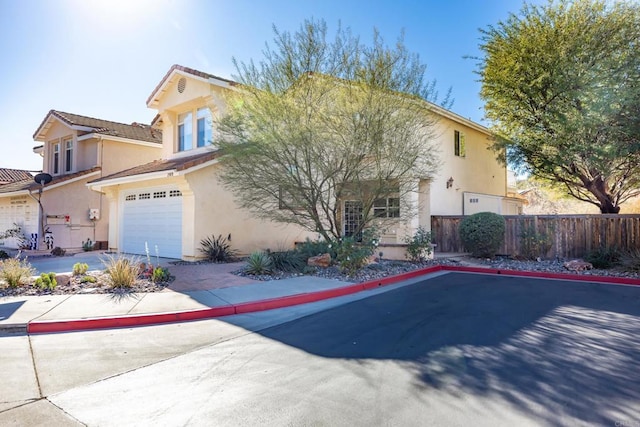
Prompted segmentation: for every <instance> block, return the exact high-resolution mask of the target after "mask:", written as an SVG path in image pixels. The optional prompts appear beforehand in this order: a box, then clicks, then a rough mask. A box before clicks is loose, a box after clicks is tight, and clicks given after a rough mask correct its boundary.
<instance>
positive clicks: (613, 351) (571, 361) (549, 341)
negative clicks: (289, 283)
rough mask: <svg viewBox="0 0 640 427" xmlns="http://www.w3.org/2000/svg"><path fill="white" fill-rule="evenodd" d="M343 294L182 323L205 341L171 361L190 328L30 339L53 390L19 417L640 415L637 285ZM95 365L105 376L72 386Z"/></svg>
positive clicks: (460, 286)
mask: <svg viewBox="0 0 640 427" xmlns="http://www.w3.org/2000/svg"><path fill="white" fill-rule="evenodd" d="M333 304H334V306H333V307H332V308H329V309H324V310H323V311H320V312H314V310H312V309H311V308H310V309H309V311H308V313H307V315H305V314H304V313H303V312H300V313H299V314H298V315H297V316H296V317H298V318H296V319H295V320H292V321H290V322H288V323H281V324H279V325H276V326H273V327H267V328H264V326H262V327H256V326H255V325H256V323H255V322H258V323H257V324H262V325H267V324H269V321H265V319H268V318H270V317H272V318H273V317H274V316H278V313H279V312H281V310H274V311H272V312H262V313H256V314H252V315H250V316H247V315H245V316H230V317H227V318H221V319H219V320H215V321H213V320H212V321H207V322H201V323H192V324H184V325H181V327H182V328H185V329H183V330H184V331H187V330H190V331H191V334H193V333H194V332H195V331H196V330H199V331H201V333H199V334H197V337H198V338H197V342H198V345H197V346H195V345H192V346H191V349H189V350H185V352H183V353H181V354H174V355H172V356H167V357H166V358H164V359H163V358H162V357H160V356H158V354H162V350H163V349H164V348H167V349H168V348H169V346H166V344H161V345H160V346H159V344H160V343H172V346H175V345H176V344H178V343H180V342H181V341H184V340H187V341H190V338H189V336H190V335H189V334H187V335H185V334H184V332H183V333H182V334H178V335H176V332H178V330H177V329H179V327H180V325H167V326H164V327H149V328H139V329H136V330H131V329H127V330H121V331H120V332H119V331H117V330H115V331H93V332H86V333H84V332H83V333H73V334H57V335H49V336H34V337H30V341H31V342H30V345H31V348H32V351H33V360H34V366H35V369H36V370H37V371H38V378H39V379H40V380H39V384H40V389H41V390H42V392H43V396H42V397H43V398H44V399H41V400H38V401H37V402H34V403H33V404H28V405H25V406H21V407H20V411H21V412H13V413H15V414H19V413H27V412H28V407H29V406H32V405H35V404H36V403H37V404H39V405H40V406H43V405H45V403H46V404H48V405H51V404H53V405H51V407H52V408H56V409H55V411H59V410H62V411H64V415H65V416H67V417H69V420H68V421H69V425H72V424H73V423H75V422H80V423H83V424H86V425H106V426H108V425H114V426H116V425H117V426H120V425H349V426H352V425H356V426H357V425H366V426H370V425H491V426H495V425H519V426H521V425H632V424H633V423H637V422H638V420H640V385H639V384H640V288H638V287H631V286H615V285H599V284H591V283H576V282H564V281H558V280H554V281H552V280H539V279H528V278H511V277H504V276H489V275H474V274H462V273H449V274H444V275H441V276H438V277H435V278H433V279H431V280H428V281H425V282H422V283H418V284H415V285H409V286H405V287H399V288H396V289H393V290H390V291H388V292H382V293H379V294H377V295H374V296H371V297H369V298H365V299H362V300H358V301H352V302H349V303H344V302H343V303H340V302H339V301H336V302H334V303H333ZM310 306H313V304H312V305H310ZM296 310H305V308H304V307H296ZM300 316H302V317H300ZM260 322H262V323H260ZM271 324H273V323H271ZM252 325H253V326H252ZM229 328H232V329H231V330H230V329H229ZM243 330H244V331H245V332H244V333H242V331H243ZM167 331H170V333H172V334H173V336H171V338H169V335H167V334H169V332H167ZM216 331H218V332H216ZM227 332H229V333H228V334H227ZM220 333H224V334H225V337H224V338H222V339H221V337H220ZM132 334H135V335H136V336H138V337H139V338H138V339H137V340H136V339H132ZM165 335H167V337H166V338H165ZM194 336H195V335H194ZM143 337H144V338H143ZM208 337H210V338H208ZM0 339H1V338H0ZM194 340H195V338H194ZM207 341H208V342H209V343H210V344H208V345H207V344H205V343H206V342H207ZM89 343H91V345H90V346H89V347H88V345H89ZM186 347H189V346H188V345H186V346H185V348H186ZM196 347H199V348H196ZM81 348H85V350H84V351H81ZM145 349H147V350H145ZM151 349H153V350H151ZM158 350H160V352H158ZM149 352H151V353H152V354H148V353H149ZM129 354H130V355H131V357H136V358H142V359H143V360H144V358H148V362H149V363H148V364H145V363H142V364H137V363H139V362H135V363H133V359H130V357H129V356H128V355H129ZM73 355H76V356H73ZM78 355H82V358H81V359H79V360H81V363H74V364H73V368H72V369H73V371H69V369H63V368H62V367H61V366H60V363H63V362H64V361H69V360H75V359H74V357H78ZM23 359H24V358H23V357H21V358H20V360H23ZM94 359H95V360H94ZM97 360H102V363H96V361H97ZM107 365H114V367H113V369H114V370H115V371H114V374H113V375H109V374H108V372H106V371H105V369H106V368H105V367H106V366H107ZM56 366H57V370H58V371H60V372H58V371H57V370H56ZM115 366H118V367H119V368H117V370H116V367H115ZM92 369H96V370H102V371H105V372H102V373H101V374H100V376H99V378H98V379H94V380H91V381H88V382H85V383H78V382H75V383H73V381H71V380H72V379H73V376H74V375H79V374H80V372H82V371H85V370H92ZM71 372H73V374H71ZM116 372H117V374H116ZM70 374H71V375H70ZM88 377H90V375H89V376H88ZM65 381H66V382H67V383H69V384H73V386H66V387H62V386H59V385H58V386H56V387H52V386H51V385H50V384H52V383H59V382H65ZM47 390H49V392H48V391H47ZM54 390H55V391H54ZM34 409H36V408H35V406H34ZM17 410H18V409H16V410H14V409H11V410H9V411H7V412H4V413H1V412H0V420H3V419H5V420H6V419H8V418H7V417H8V416H9V415H10V414H11V413H12V411H17ZM52 410H53V409H52ZM56 413H57V414H58V415H60V413H58V412H56Z"/></svg>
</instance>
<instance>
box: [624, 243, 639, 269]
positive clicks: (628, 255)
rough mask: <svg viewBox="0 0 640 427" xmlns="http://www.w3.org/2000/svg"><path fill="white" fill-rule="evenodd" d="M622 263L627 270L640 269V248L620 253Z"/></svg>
mask: <svg viewBox="0 0 640 427" xmlns="http://www.w3.org/2000/svg"><path fill="white" fill-rule="evenodd" d="M620 264H621V265H622V268H624V269H625V270H627V271H634V272H638V271H640V249H631V250H628V251H626V252H623V253H622V254H620Z"/></svg>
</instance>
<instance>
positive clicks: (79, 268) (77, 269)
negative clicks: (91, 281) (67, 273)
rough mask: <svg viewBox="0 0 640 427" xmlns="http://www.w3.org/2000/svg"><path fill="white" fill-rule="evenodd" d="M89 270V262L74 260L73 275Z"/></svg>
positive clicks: (79, 274)
mask: <svg viewBox="0 0 640 427" xmlns="http://www.w3.org/2000/svg"><path fill="white" fill-rule="evenodd" d="M87 271H89V264H86V263H82V262H76V263H75V264H73V275H74V276H84V275H85V274H87Z"/></svg>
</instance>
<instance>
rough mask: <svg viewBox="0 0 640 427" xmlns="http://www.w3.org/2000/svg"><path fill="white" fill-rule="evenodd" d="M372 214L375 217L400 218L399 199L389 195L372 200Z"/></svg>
mask: <svg viewBox="0 0 640 427" xmlns="http://www.w3.org/2000/svg"><path fill="white" fill-rule="evenodd" d="M373 216H375V217H376V218H400V199H399V198H398V197H389V198H386V199H378V200H376V201H375V202H373Z"/></svg>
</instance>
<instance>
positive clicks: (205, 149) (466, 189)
mask: <svg viewBox="0 0 640 427" xmlns="http://www.w3.org/2000/svg"><path fill="white" fill-rule="evenodd" d="M233 86H234V82H233V81H230V80H227V79H224V78H221V77H217V76H214V75H211V74H208V73H204V72H201V71H197V70H194V69H190V68H187V67H183V66H180V65H174V66H173V67H171V69H170V70H169V71H168V72H167V74H166V75H165V76H164V78H163V79H162V80H161V81H160V83H159V84H158V85H157V86H156V88H155V89H154V90H153V92H152V93H151V95H150V96H149V98H148V99H147V106H148V107H149V108H153V109H155V110H157V112H158V114H157V116H156V118H155V119H154V121H153V123H152V126H153V127H154V128H157V129H160V130H162V135H163V139H162V158H161V159H160V160H157V161H154V162H150V163H147V164H142V165H139V166H135V167H133V168H131V169H128V170H123V171H121V172H117V173H114V174H111V175H107V174H103V176H102V177H101V178H94V179H92V180H91V181H89V184H88V185H89V187H90V188H91V189H93V190H95V191H97V192H100V193H102V194H104V195H105V196H106V198H107V200H108V201H109V224H110V228H109V238H108V241H109V249H111V250H118V251H122V252H127V253H134V254H144V253H145V251H146V250H149V251H150V252H151V253H155V251H156V248H157V250H158V253H159V254H160V255H161V256H166V257H175V258H182V259H186V260H192V259H197V258H198V257H200V256H201V254H200V253H199V247H200V241H201V240H202V239H204V238H206V237H208V236H211V235H216V236H217V235H219V234H221V235H223V236H229V237H230V238H231V244H232V245H233V246H234V247H235V248H236V249H238V250H240V251H241V252H243V253H249V252H251V251H253V250H257V249H265V248H271V249H278V248H290V247H291V246H292V245H293V243H294V242H295V241H301V240H304V238H306V237H311V238H315V237H317V236H316V235H315V233H310V232H308V231H305V230H303V229H301V228H299V227H296V226H292V225H283V224H276V223H272V222H265V221H262V220H259V219H256V218H254V217H253V216H252V215H251V213H250V212H246V211H243V210H241V209H240V208H239V207H238V206H237V205H236V203H235V202H234V197H233V194H231V193H230V192H229V191H228V190H226V189H225V188H224V187H223V186H222V184H221V183H220V181H219V179H218V174H219V168H220V165H219V163H218V157H219V155H220V153H219V152H218V151H217V147H216V146H215V133H216V129H215V127H214V124H213V123H215V118H216V117H218V116H220V115H222V114H224V112H225V105H224V100H223V93H224V91H226V90H231V89H232V87H233ZM431 111H432V112H433V114H434V115H436V116H437V117H438V119H439V120H438V129H437V131H436V132H435V134H436V135H437V144H438V145H439V146H440V147H441V163H442V167H441V169H440V171H439V174H438V176H437V177H436V178H435V179H433V180H416V182H415V183H414V186H413V187H414V189H415V191H413V192H411V193H409V194H410V196H409V197H412V198H413V199H414V200H412V201H411V203H409V204H408V205H411V206H415V207H416V209H418V212H413V213H408V212H401V211H400V209H399V206H401V205H402V204H401V203H399V201H396V200H384V201H380V205H379V206H377V207H376V209H375V210H376V212H375V213H376V215H383V214H386V215H390V216H391V217H392V221H391V223H393V220H395V219H396V218H397V221H398V226H397V227H394V226H393V225H392V226H389V227H386V231H385V234H384V235H383V239H382V243H383V244H384V245H388V246H389V251H388V252H386V256H387V254H388V255H390V256H395V257H402V250H401V248H400V247H399V246H397V245H400V244H402V243H403V242H404V238H405V236H407V235H411V234H413V232H414V231H415V230H416V229H417V228H418V227H419V226H422V227H424V228H426V229H430V218H431V215H461V214H463V213H473V212H477V211H480V210H491V211H494V212H498V213H505V214H506V213H512V211H514V212H513V213H515V211H516V210H517V209H516V208H515V207H513V206H511V204H512V203H513V202H514V201H513V200H511V199H509V198H507V197H506V191H507V179H506V178H507V175H506V168H505V167H504V166H503V165H501V164H500V163H499V162H498V161H497V160H496V157H495V154H494V153H493V152H492V151H490V150H488V146H489V142H490V138H491V136H492V135H491V133H490V132H489V131H488V130H487V129H486V128H484V127H483V126H481V125H479V124H477V123H474V122H472V121H470V120H467V119H464V118H462V117H460V116H458V115H456V114H454V113H452V112H450V111H448V110H445V109H442V108H440V107H437V106H436V105H431ZM352 202H353V201H344V203H345V206H344V207H343V212H344V214H345V216H347V215H350V205H348V204H349V203H352ZM351 213H352V212H351ZM353 217H354V216H353V215H350V216H349V218H347V217H345V218H344V221H343V226H344V227H349V226H350V225H349V221H352V220H353ZM397 249H400V250H397ZM394 252H396V253H394Z"/></svg>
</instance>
